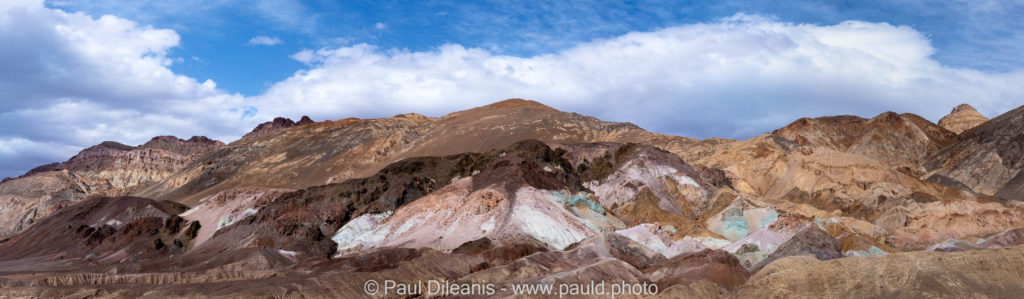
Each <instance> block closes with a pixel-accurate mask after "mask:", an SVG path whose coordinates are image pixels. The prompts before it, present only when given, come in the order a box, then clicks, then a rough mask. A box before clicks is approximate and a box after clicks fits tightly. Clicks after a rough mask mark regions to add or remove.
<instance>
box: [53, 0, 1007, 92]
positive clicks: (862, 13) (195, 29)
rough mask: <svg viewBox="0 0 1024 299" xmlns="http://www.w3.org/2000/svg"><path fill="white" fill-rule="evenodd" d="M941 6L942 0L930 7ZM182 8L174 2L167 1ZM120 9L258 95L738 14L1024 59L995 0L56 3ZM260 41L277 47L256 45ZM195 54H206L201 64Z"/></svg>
mask: <svg viewBox="0 0 1024 299" xmlns="http://www.w3.org/2000/svg"><path fill="white" fill-rule="evenodd" d="M933 2H937V3H933ZM168 3H174V4H168ZM47 4H48V6H49V7H53V8H60V9H64V10H67V11H84V12H86V13H88V14H90V15H93V16H100V15H104V14H112V15H116V16H119V17H124V18H128V19H133V20H137V21H139V22H140V23H142V24H146V25H152V26H154V27H158V28H170V29H174V30H176V31H178V33H179V34H181V39H182V40H181V45H180V46H179V47H177V48H175V49H173V52H172V54H171V55H170V56H171V57H175V58H181V59H183V62H182V63H178V64H175V65H173V66H172V67H171V69H172V70H174V71H175V72H176V73H180V74H184V75H187V76H190V77H193V78H200V79H206V78H210V79H213V80H215V81H216V82H217V83H218V86H220V87H221V88H224V89H226V90H229V91H232V92H238V93H241V94H243V95H247V96H252V95H258V94H260V93H262V92H263V91H265V90H266V89H267V88H268V87H269V86H270V85H271V84H273V83H275V82H277V81H281V80H284V79H285V78H287V77H288V76H290V75H291V74H292V73H294V72H295V71H297V70H299V69H302V68H303V67H304V66H305V65H304V64H302V63H300V62H297V61H295V60H293V59H291V58H289V55H291V54H293V53H296V52H299V51H301V50H302V49H308V48H322V47H334V46H343V45H350V44H358V43H368V44H373V45H375V46H378V47H381V48H385V49H388V48H398V49H408V50H410V51H428V50H431V49H435V48H437V47H438V46H441V45H443V44H447V43H453V44H460V45H463V46H465V47H479V48H484V49H487V50H489V51H492V52H494V53H498V54H507V55H514V56H522V57H527V56H533V55H538V54H544V53H550V52H555V51H559V50H563V49H566V48H569V47H572V46H574V45H576V44H579V43H581V42H586V41H590V40H593V39H600V38H610V37H615V36H619V35H622V34H625V33H628V32H633V31H651V30H656V29H659V28H665V27H672V26H678V25H685V24H692V23H698V22H709V21H714V20H718V19H721V18H725V17H729V16H732V15H735V14H737V13H745V14H753V15H763V16H771V17H773V18H776V19H777V20H780V21H785V22H795V23H812V24H820V25H831V24H836V23H839V22H842V21H846V20H861V21H868V22H887V23H889V24H893V25H906V26H910V27H913V28H914V29H916V30H918V31H920V32H922V33H923V34H925V35H926V36H927V37H928V38H929V39H931V41H932V45H933V46H934V47H935V48H936V53H935V58H936V60H938V61H940V62H942V63H944V64H947V65H950V66H958V67H971V68H977V69H982V70H991V71H1010V70H1015V69H1019V68H1020V67H1021V66H1022V65H1024V55H1019V54H1018V53H1022V52H1024V46H1022V45H1021V41H1024V30H1022V29H1021V28H1024V21H1022V20H1024V18H1021V17H1020V16H1021V15H1022V14H1024V7H1022V6H1024V5H1022V4H1021V3H1020V2H1017V3H1011V2H998V1H990V2H986V1H967V2H958V1H826V2H819V1H799V0H797V1H782V2H780V1H706V2H705V1H628V2H625V3H619V2H618V1H490V2H488V1H289V0H275V1H251V2H250V1H195V0H187V1H180V3H179V1H107V0H99V1H95V0H94V1H47ZM256 36H266V37H272V38H277V39H278V40H280V41H281V43H280V44H277V45H273V46H253V45H251V44H248V41H249V40H251V39H252V38H253V37H256ZM193 57H194V58H198V59H193Z"/></svg>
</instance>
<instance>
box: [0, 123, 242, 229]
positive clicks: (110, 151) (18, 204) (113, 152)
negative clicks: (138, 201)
mask: <svg viewBox="0 0 1024 299" xmlns="http://www.w3.org/2000/svg"><path fill="white" fill-rule="evenodd" d="M222 147H224V143H222V142H220V141H215V140H210V139H208V138H206V137H201V136H197V137H192V138H190V139H188V140H182V139H178V138H175V137H173V136H160V137H154V138H153V139H152V140H150V141H148V142H146V143H145V144H142V145H140V146H138V147H133V146H127V145H124V144H120V143H117V142H111V141H107V142H103V143H100V144H98V145H95V146H92V147H89V148H87V149H84V150H82V151H81V152H79V153H78V154H77V155H75V156H74V157H71V159H68V160H67V161H65V162H61V163H53V164H48V165H44V166H40V167H37V168H35V169H32V170H30V171H29V172H28V173H26V174H25V175H23V176H21V177H18V178H15V179H11V180H5V181H4V182H2V183H0V205H2V206H3V207H4V208H3V209H0V239H3V237H4V236H8V235H10V234H12V233H16V232H19V231H22V230H24V229H25V228H27V227H28V226H29V225H31V224H33V223H34V222H35V221H36V220H37V219H39V218H42V217H44V216H46V215H49V214H50V213H53V212H54V211H56V210H58V209H60V208H62V207H65V206H68V205H69V204H71V203H74V202H77V201H80V200H82V199H85V198H86V197H88V196H121V195H126V194H130V193H133V192H135V191H136V190H139V189H142V188H144V187H146V186H148V185H150V184H153V183H155V182H159V181H161V180H163V179H164V178H167V177H168V176H170V175H171V174H172V173H174V172H177V171H178V170H179V169H182V168H185V166H187V165H188V164H189V163H192V162H193V161H195V160H197V159H199V158H200V157H203V156H205V155H206V154H207V153H210V152H212V151H215V150H217V149H220V148H222Z"/></svg>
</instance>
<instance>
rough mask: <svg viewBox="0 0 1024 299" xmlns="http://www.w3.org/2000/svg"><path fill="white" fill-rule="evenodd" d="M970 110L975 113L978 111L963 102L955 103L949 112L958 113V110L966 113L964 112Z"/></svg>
mask: <svg viewBox="0 0 1024 299" xmlns="http://www.w3.org/2000/svg"><path fill="white" fill-rule="evenodd" d="M971 111H973V112H975V113H977V112H978V110H977V109H974V106H971V104H967V103H964V104H960V105H957V106H956V107H953V111H952V112H950V113H951V114H952V113H958V112H963V113H966V112H971ZM978 114H981V113H978Z"/></svg>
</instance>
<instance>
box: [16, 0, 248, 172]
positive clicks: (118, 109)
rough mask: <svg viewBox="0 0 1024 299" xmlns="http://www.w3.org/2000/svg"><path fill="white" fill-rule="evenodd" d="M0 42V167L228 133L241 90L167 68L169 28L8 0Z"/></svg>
mask: <svg viewBox="0 0 1024 299" xmlns="http://www.w3.org/2000/svg"><path fill="white" fill-rule="evenodd" d="M0 41H3V42H4V44H6V45H17V46H4V47H0V66H2V67H0V99H3V100H2V102H0V162H2V163H0V168H2V169H0V176H16V175H18V174H20V172H24V171H26V170H28V169H30V168H31V167H33V166H36V165H39V164H44V163H49V162H54V161H58V160H64V159H67V158H68V157H70V156H71V155H72V154H74V153H75V152H77V150H80V149H81V148H82V147H84V146H88V145H92V144H96V143H97V141H103V140H116V141H121V142H125V143H129V144H140V143H142V142H144V141H145V140H148V139H149V138H150V137H153V136H156V135H160V134H180V135H186V136H187V135H188V134H190V133H192V132H194V133H195V134H208V135H211V136H213V137H220V138H230V137H233V136H236V135H237V130H238V127H237V126H238V125H239V124H238V123H236V122H234V121H232V120H237V119H241V115H242V112H240V111H237V110H233V109H234V108H235V107H238V106H240V105H241V103H242V102H243V99H242V98H241V97H239V96H233V95H230V94H227V93H225V92H224V91H221V90H218V89H217V88H216V84H215V83H214V82H213V81H209V80H207V81H205V82H199V81H197V80H195V79H192V78H189V77H185V76H181V75H177V74H174V73H173V72H171V71H170V70H169V69H168V68H167V67H168V66H169V65H170V64H172V63H173V61H172V60H171V59H169V58H168V57H167V54H168V51H170V49H171V48H173V47H175V46H177V45H178V42H179V36H178V34H177V33H175V32H174V31H171V30H162V29H153V28H148V27H143V26H139V25H138V24H136V23H135V22H132V21H129V20H125V19H121V18H117V17H114V16H109V15H108V16H103V17H100V18H93V17H91V16H88V15H84V14H80V13H75V14H70V13H65V12H62V11H59V10H51V9H46V8H43V7H42V4H41V3H40V2H39V1H26V0H14V1H6V2H4V3H3V4H0ZM226 121H227V122H226Z"/></svg>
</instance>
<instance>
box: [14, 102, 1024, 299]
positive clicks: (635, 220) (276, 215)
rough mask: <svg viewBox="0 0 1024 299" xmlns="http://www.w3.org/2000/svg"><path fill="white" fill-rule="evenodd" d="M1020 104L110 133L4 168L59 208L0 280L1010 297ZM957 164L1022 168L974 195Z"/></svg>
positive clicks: (26, 238) (53, 292) (325, 291)
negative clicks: (952, 119)
mask: <svg viewBox="0 0 1024 299" xmlns="http://www.w3.org/2000/svg"><path fill="white" fill-rule="evenodd" d="M1021 109H1024V107H1022V108H1019V109H1017V110H1014V111H1010V112H1008V113H1007V114H1004V115H1002V116H999V117H996V118H995V119H992V120H991V121H988V122H985V123H984V124H981V125H979V126H977V127H975V128H972V129H968V130H966V131H963V132H962V133H960V134H958V133H956V132H953V131H951V130H950V129H947V128H946V127H943V126H940V125H936V124H934V123H931V122H929V121H928V120H926V119H924V118H921V117H919V116H916V115H914V114H910V113H902V114H898V113H894V112H885V113H882V114H879V115H877V116H875V117H871V118H861V117H857V116H832V117H819V118H803V119H799V120H796V121H794V122H793V123H791V124H789V125H787V126H785V127H782V128H779V129H778V130H775V131H773V132H771V133H768V134H764V135H760V136H755V137H753V138H750V139H747V140H724V139H706V140H696V139H691V138H685V137H675V136H667V135H660V134H655V133H650V132H647V131H644V130H643V129H641V128H639V127H637V126H634V125H632V124H628V123H613V122H604V121H601V120H598V119H596V118H593V117H588V116H583V115H579V114H575V113H567V112H562V111H558V110H555V109H553V108H551V107H548V106H545V105H542V104H540V103H537V102H533V101H527V100H519V99H513V100H507V101H502V102H498V103H494V104H491V105H487V106H482V107H477V108H473V109H469V110H465V111H459V112H454V113H451V114H448V115H445V116H442V117H426V116H422V115H418V114H403V115H397V116H394V117H390V118H381V119H354V118H350V119H342V120H337V121H322V122H313V121H312V120H310V119H308V118H305V117H304V118H303V119H302V120H300V121H298V122H294V121H292V120H289V119H286V118H278V119H275V120H273V121H270V122H267V123H264V124H261V125H259V126H257V128H255V129H254V130H253V131H252V132H251V133H250V134H248V135H246V136H244V137H243V138H241V139H239V140H236V141H234V142H232V143H230V144H227V145H223V144H219V143H217V142H214V141H210V140H206V139H203V138H193V139H190V140H180V139H177V138H169V137H158V138H154V140H152V141H150V142H147V143H146V144H144V145H142V146H139V147H131V146H126V145H122V144H117V143H111V142H107V143H103V144H100V145H98V146H96V147H93V148H89V149H87V150H84V151H83V153H81V154H79V155H78V156H76V157H75V158H72V159H71V160H69V161H67V162H63V163H56V164H52V165H46V166H43V167H40V168H37V169H36V170H34V171H32V172H30V173H29V174H26V176H23V177H22V178H18V179H14V180H10V181H7V182H4V183H0V194H15V193H17V192H20V193H17V194H28V195H23V196H22V198H26V199H25V200H22V201H20V202H18V203H19V204H22V202H31V200H35V201H36V202H38V203H37V204H35V205H34V206H32V208H33V209H35V210H43V209H45V211H44V212H43V213H37V214H31V217H34V218H33V219H35V220H33V221H31V222H24V221H22V222H17V223H15V222H12V225H20V227H15V231H17V232H16V233H13V234H11V235H10V236H9V237H8V238H6V239H4V241H0V295H4V296H21V297H26V296H27V297H31V296H53V297H56V296H61V297H66V296H115V297H207V296H229V297H238V296H243V297H250V296H268V295H273V296H282V297H292V296H308V297H337V296H345V297H359V296H362V295H365V294H366V293H365V292H364V287H365V285H364V283H365V282H367V280H370V279H374V280H382V279H392V280H396V281H420V280H431V279H434V280H444V281H446V282H449V283H455V284H460V285H467V286H468V285H471V284H474V283H479V282H489V283H494V284H496V286H497V288H496V289H495V290H494V292H493V293H489V294H484V295H488V296H495V297H508V296H513V295H514V293H513V291H512V288H513V287H514V285H516V284H549V283H554V284H559V283H587V282H590V281H598V282H600V281H605V282H616V283H628V284H637V285H640V286H641V288H644V290H649V288H652V287H656V288H657V289H658V290H659V292H658V294H659V295H660V296H662V297H668V298H679V297H744V298H745V297H759V296H766V295H777V296H821V297H841V296H844V295H849V294H855V295H857V296H867V297H884V296H894V295H908V296H914V295H918V296H920V295H930V296H938V297H942V296H959V295H966V294H968V293H972V291H973V293H980V294H986V295H991V296H1008V295H1011V296H1012V294H1015V293H1014V292H1016V291H1017V290H1019V289H1024V286H1022V285H1021V284H1020V281H1022V280H1021V279H1020V278H1022V277H1021V276H1020V273H1018V272H1019V271H1016V272H1014V271H1012V269H1018V268H1020V267H1024V260H1022V259H1020V258H1018V256H1019V255H1020V254H1019V253H1020V252H1019V251H1020V250H1021V247H1020V246H1022V245H1024V242H1022V240H1024V239H1022V238H1021V237H1020V236H1021V230H1022V229H1024V203H1022V202H1019V201H1012V200H1006V199H1008V198H1007V197H1005V196H1004V195H1005V194H1009V193H1012V192H1014V191H1013V190H1014V189H1013V186H1016V185H1014V182H1015V180H1016V177H1017V176H1019V174H1018V173H1015V172H1013V171H1012V170H1013V169H1018V168H1014V167H1016V166H1013V164H1012V163H1009V164H1007V163H1008V162H1004V161H1019V160H1020V159H1015V158H1014V157H1016V156H1013V153H1014V150H1015V149H1019V147H1018V146H1016V145H1015V143H1014V142H1015V141H1016V140H1017V139H1019V138H1017V137H1019V135H1020V132H1022V131H1021V130H1020V129H1021V128H1020V127H1019V125H1020V123H1021V122H1020V121H1021V119H1020V117H1024V116H1021V115H1022V114H1024V112H1022V110H1021ZM960 110H964V109H960ZM130 157H147V159H148V160H139V161H137V162H133V161H135V160H131V159H129V158H130ZM972 157H976V158H972ZM971 159H974V160H971ZM979 161H980V162H981V163H979ZM996 162H998V163H996ZM1007 165H1009V166H1007ZM1000 167H1002V168H1000ZM963 169H969V170H970V171H971V173H974V174H981V173H986V174H989V173H990V172H991V173H994V174H999V176H998V178H1000V179H1005V182H1003V183H1001V184H1002V185H999V186H998V188H996V189H995V190H997V191H994V192H991V193H984V192H979V190H981V189H982V188H980V187H973V186H972V185H971V184H975V183H979V181H970V180H966V179H965V178H970V176H965V175H961V172H958V171H963ZM1018 172H1019V171H1018ZM994 174H989V175H994ZM1022 180H1024V179H1022ZM986 182H987V181H986ZM997 183H998V182H997ZM994 185H996V184H993V186H994ZM72 187H74V188H72ZM1004 190H1009V191H1004ZM3 192H6V193H3ZM1008 192H1009V193H1008ZM47 196H48V197H47ZM59 196H64V197H62V198H71V200H65V201H60V200H52V199H49V198H55V197H59ZM1011 197H1012V196H1011ZM15 206H16V207H17V205H15ZM22 206H25V207H27V206H28V205H25V204H22ZM21 217H24V216H21ZM0 219H2V218H0ZM950 259H952V262H950ZM947 264H955V267H948V266H947ZM988 271H995V272H992V273H988ZM809 273H810V274H809ZM897 278H898V279H897ZM823 279H824V280H823ZM823 281H824V282H825V283H823ZM893 281H896V282H893ZM936 281H939V282H941V283H939V285H936V286H933V284H936ZM186 285H187V287H183V286H186ZM949 286H963V287H962V288H958V287H949ZM933 289H935V290H939V291H932V290H933ZM472 295H478V294H470V296H471V297H473V296H472ZM638 297H644V296H638Z"/></svg>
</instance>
